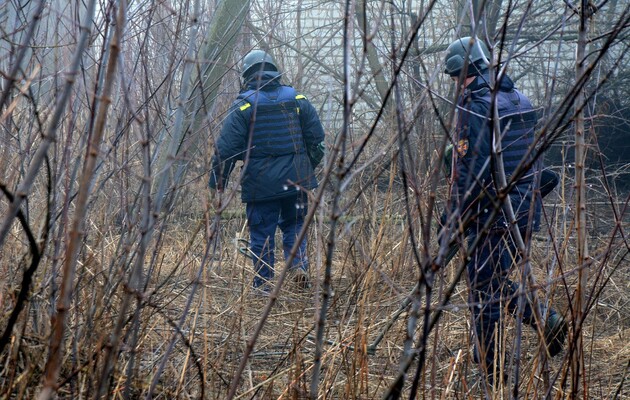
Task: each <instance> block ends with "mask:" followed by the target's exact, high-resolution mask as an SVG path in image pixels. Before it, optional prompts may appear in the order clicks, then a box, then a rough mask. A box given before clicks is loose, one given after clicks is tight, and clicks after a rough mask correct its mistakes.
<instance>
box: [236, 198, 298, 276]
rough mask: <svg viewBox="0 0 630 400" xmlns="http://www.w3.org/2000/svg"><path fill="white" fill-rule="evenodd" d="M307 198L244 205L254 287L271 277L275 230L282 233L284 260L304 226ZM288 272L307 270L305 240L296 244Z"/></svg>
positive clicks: (273, 260)
mask: <svg viewBox="0 0 630 400" xmlns="http://www.w3.org/2000/svg"><path fill="white" fill-rule="evenodd" d="M307 204H308V202H307V198H306V195H304V194H303V193H299V194H298V195H296V196H291V197H285V198H281V199H278V200H272V201H264V202H251V203H247V207H246V209H247V224H248V226H249V235H250V247H251V250H252V252H253V253H254V256H253V257H252V261H253V263H254V271H256V275H255V277H254V287H259V286H260V285H262V284H264V283H265V282H267V281H268V280H270V279H271V278H273V273H274V262H275V256H274V248H275V239H274V238H275V234H276V228H278V227H279V228H280V230H281V231H282V249H283V251H284V258H285V259H288V257H289V254H290V252H291V249H292V248H293V245H294V244H295V241H296V239H297V235H298V234H299V233H300V230H301V229H302V225H303V224H304V217H305V216H306V214H307V212H308V209H307ZM291 268H292V269H297V268H301V269H303V270H304V271H307V270H308V258H307V256H306V237H305V238H304V240H303V241H302V243H300V246H299V248H298V251H297V254H296V256H295V258H294V259H293V263H292V265H291Z"/></svg>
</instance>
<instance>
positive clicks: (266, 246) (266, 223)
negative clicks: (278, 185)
mask: <svg viewBox="0 0 630 400" xmlns="http://www.w3.org/2000/svg"><path fill="white" fill-rule="evenodd" d="M246 210H247V224H248V226H249V234H250V243H251V250H252V252H253V253H254V255H255V256H254V257H252V261H253V263H254V271H256V276H255V277H254V287H259V286H261V285H263V284H264V283H265V282H267V281H269V280H270V279H271V278H273V266H274V246H275V241H274V236H275V233H276V227H277V226H278V215H279V212H280V206H279V204H278V203H277V202H255V203H247V207H246Z"/></svg>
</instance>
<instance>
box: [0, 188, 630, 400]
mask: <svg viewBox="0 0 630 400" xmlns="http://www.w3.org/2000/svg"><path fill="white" fill-rule="evenodd" d="M199 190H200V191H201V190H203V189H202V187H200V188H199ZM371 196H373V198H366V199H364V200H363V203H362V202H361V201H359V202H358V204H357V207H358V208H357V209H361V207H362V209H363V210H365V211H366V212H362V213H354V212H350V213H349V214H348V216H347V217H344V219H343V224H342V227H341V228H340V233H339V239H338V242H337V246H336V252H335V253H334V260H333V274H332V289H333V297H332V302H331V305H330V308H329V312H328V316H327V320H326V335H325V336H326V339H327V343H326V344H325V347H324V349H325V351H324V354H323V359H322V365H323V368H322V372H321V382H320V392H319V394H320V398H325V399H342V398H343V399H373V398H381V397H382V396H383V395H384V394H385V393H386V392H387V391H388V390H389V387H390V386H391V384H392V382H393V380H394V378H395V377H396V375H397V373H398V368H399V363H400V359H401V356H402V353H403V343H404V340H405V331H406V323H407V315H408V314H407V313H403V314H402V316H401V317H400V318H399V319H398V320H397V321H396V323H394V325H393V326H392V327H391V329H390V330H389V331H388V332H387V333H386V334H385V336H384V339H383V341H382V342H380V343H379V345H378V347H377V350H376V351H375V352H374V353H372V352H370V351H368V348H369V346H370V345H371V344H373V342H374V340H375V339H376V338H377V336H378V335H379V333H380V332H381V331H382V330H383V329H384V327H385V325H386V324H387V322H388V321H389V320H390V319H391V317H392V315H393V314H394V313H395V312H396V311H397V310H398V308H399V306H400V305H401V303H402V302H403V300H404V299H405V297H406V295H407V294H408V293H409V291H410V290H411V289H412V287H413V285H414V283H415V280H416V279H417V269H416V268H417V267H416V266H415V263H414V261H413V258H412V256H411V251H410V241H409V238H408V231H407V230H406V222H405V219H404V218H402V217H401V215H400V214H399V213H398V212H394V210H399V209H400V208H401V204H400V201H393V200H392V198H389V199H388V198H387V196H386V198H385V199H382V200H378V201H376V197H379V199H380V196H382V193H379V192H376V191H375V192H374V193H372V194H371ZM201 204H203V202H198V203H197V206H196V208H195V206H193V205H191V206H190V207H182V210H187V212H186V213H185V212H183V211H182V212H179V211H176V212H174V213H173V214H172V215H171V216H170V217H169V222H168V225H166V226H164V227H163V234H162V235H160V236H158V237H157V238H156V239H155V241H154V243H153V244H152V246H153V247H152V248H153V249H154V253H152V254H151V255H150V257H149V260H150V261H148V262H147V268H146V270H145V274H147V276H148V277H149V279H148V281H147V285H146V289H145V290H144V291H143V292H142V295H141V296H140V297H138V298H137V300H136V301H138V302H139V303H136V306H138V305H140V308H139V310H140V314H139V319H138V323H137V324H138V325H137V329H134V328H133V327H134V324H133V322H132V316H133V312H132V313H130V314H129V316H128V319H127V321H126V323H125V328H124V329H123V341H122V343H123V344H122V346H121V349H120V353H119V354H118V356H117V358H116V363H115V369H114V371H113V374H112V375H111V379H110V381H109V389H108V391H109V393H110V397H111V398H117V397H118V396H124V394H125V393H126V395H127V396H129V397H130V398H138V397H143V396H145V395H146V394H147V391H148V390H149V387H150V383H151V381H152V379H154V377H155V375H156V373H157V371H158V370H159V368H160V365H161V363H162V362H163V358H164V356H165V354H168V359H167V360H166V362H165V363H164V364H163V366H162V368H163V370H162V372H160V376H159V380H157V386H156V388H155V390H154V393H153V397H154V398H200V397H201V396H202V394H203V397H204V398H208V399H222V398H224V397H225V396H226V393H227V391H228V387H229V385H230V382H231V381H232V379H233V378H234V372H235V370H236V368H237V366H238V364H239V362H240V360H241V357H242V354H243V352H244V349H245V348H246V346H247V341H248V340H249V339H250V337H251V335H252V332H253V330H254V329H255V327H256V325H257V324H258V321H259V320H260V317H261V312H262V310H263V308H264V306H265V304H266V302H267V301H269V299H268V298H266V297H261V296H258V295H256V294H255V293H253V292H252V290H251V289H250V283H251V280H252V278H253V270H252V266H251V261H250V260H249V259H248V258H247V257H246V256H244V255H243V254H242V253H241V252H239V251H238V246H237V242H236V241H235V238H239V237H246V236H247V230H246V228H245V220H244V217H243V213H242V207H241V205H240V204H239V202H238V201H233V202H232V203H231V206H230V208H229V209H227V210H226V212H225V213H224V216H225V218H224V219H223V221H222V223H221V226H220V229H219V231H218V232H219V235H218V237H217V243H218V246H217V247H216V250H214V251H213V250H212V249H213V247H212V245H213V244H214V243H215V242H214V241H213V240H210V235H211V232H210V230H209V228H208V223H207V222H206V221H205V218H206V217H204V214H203V213H202V212H200V211H201V210H200V209H199V205H201ZM370 204H378V205H379V207H370V206H369V205H370ZM96 209H98V208H96ZM195 210H197V211H195ZM97 215H98V213H97ZM208 215H209V214H208ZM91 221H93V222H91V226H92V230H91V232H93V233H91V234H90V235H89V236H88V240H87V241H86V245H85V247H84V249H83V253H82V254H83V256H82V258H81V260H80V263H79V267H78V268H79V270H78V271H77V281H76V284H75V289H74V290H75V291H74V295H73V299H74V301H73V303H72V309H71V310H70V315H71V316H70V319H69V321H68V330H67V337H66V341H65V343H66V347H65V352H64V360H63V366H62V370H61V382H60V386H59V392H58V393H59V396H60V397H62V398H76V397H79V396H84V395H89V394H91V393H94V390H95V387H96V385H97V384H98V382H100V379H101V375H100V374H101V368H102V365H101V363H102V357H103V354H104V351H105V349H106V348H107V346H108V340H109V336H108V335H110V333H111V332H112V330H113V328H114V324H115V323H116V320H117V318H118V310H119V307H120V304H121V302H122V298H123V296H124V294H125V293H126V285H125V282H126V279H127V278H126V276H127V275H126V273H127V271H126V268H128V267H125V265H128V264H126V263H124V262H122V263H121V260H123V259H124V257H126V254H127V252H128V251H129V249H127V250H125V246H123V245H122V244H121V238H122V239H125V237H124V236H126V235H128V234H125V235H123V236H121V232H124V229H123V228H122V227H119V226H116V225H112V224H108V223H107V216H103V215H101V216H100V218H95V219H93V220H91ZM326 226H327V224H326V223H325V221H321V220H318V221H317V223H316V224H315V225H313V226H312V227H311V229H310V244H309V254H310V256H311V276H312V279H313V280H314V282H321V278H322V270H321V268H322V264H323V262H324V260H323V254H324V251H325V238H326V235H327V231H326V229H327V228H326ZM16 238H17V234H16V235H15V236H14V237H13V239H12V240H13V241H14V242H15V240H16ZM537 238H538V239H539V240H536V241H534V248H533V250H534V251H533V261H534V264H535V266H536V267H535V272H536V280H537V282H539V284H541V289H544V290H542V291H541V293H540V294H541V295H543V296H549V298H550V299H551V301H552V302H553V303H554V304H556V307H558V308H559V309H566V307H567V306H568V304H569V299H568V298H567V293H569V294H573V293H574V289H573V287H574V285H575V279H576V278H575V273H574V271H573V270H572V269H570V268H568V269H565V270H564V272H565V274H564V279H558V276H557V271H558V269H557V268H556V269H555V271H556V275H554V276H553V277H554V278H556V279H555V280H552V281H549V279H550V275H549V271H550V270H553V268H552V266H553V263H554V261H553V260H554V259H555V258H554V257H550V256H549V254H550V253H549V249H550V248H549V241H548V240H546V239H545V235H544V234H539V235H538V236H537ZM123 242H124V240H123ZM277 243H280V237H278V240H277ZM592 243H593V247H594V248H606V247H605V244H606V240H604V239H603V238H602V239H601V243H599V242H597V237H595V236H593V242H592ZM19 247H20V246H17V245H16V246H14V248H15V249H17V248H19ZM132 248H133V247H132ZM207 249H210V250H208V251H207V255H206V250H207ZM571 253H572V250H571V244H569V245H568V247H567V248H566V251H565V255H566V257H570V254H571ZM20 254H21V253H20V252H18V251H16V250H15V251H12V252H10V251H6V252H4V253H3V260H13V262H6V263H3V268H4V270H3V277H4V278H3V280H2V282H3V283H2V284H3V287H4V289H5V290H3V298H2V310H3V317H2V326H5V325H6V321H7V317H8V315H9V313H10V311H11V309H12V307H13V306H14V304H15V296H16V293H17V291H18V290H19V288H20V279H21V276H22V274H23V268H24V267H23V266H21V264H20V262H19V260H20V258H21V256H20ZM277 255H278V256H279V264H281V262H282V257H281V251H280V250H279V249H278V250H277ZM127 256H128V255H127ZM594 256H597V255H596V253H595V252H594ZM618 258H619V256H615V257H611V260H610V261H609V262H608V263H606V264H605V265H604V264H603V263H602V264H596V265H597V266H596V267H595V268H600V269H602V270H603V271H604V272H605V273H606V274H612V275H610V279H609V281H607V282H605V288H604V289H603V290H602V291H601V292H600V293H596V296H597V299H596V302H595V303H594V306H593V308H592V310H591V312H590V313H589V315H588V318H587V321H586V325H585V330H584V353H585V357H586V359H585V365H586V367H585V368H586V371H585V374H584V376H583V378H584V381H583V382H584V385H585V386H584V387H585V388H586V389H587V390H588V397H589V398H616V399H623V398H630V392H628V389H627V388H626V386H627V385H624V382H625V381H627V376H626V375H627V373H628V360H629V357H630V350H629V347H628V345H627V343H628V340H629V339H630V337H629V335H630V311H629V309H628V304H629V302H630V290H629V289H630V288H629V287H628V285H629V284H628V282H630V279H629V278H630V273H629V269H628V264H627V261H626V260H624V259H618ZM460 262H461V259H458V258H457V259H455V261H454V262H453V263H452V264H451V265H450V266H449V267H448V268H446V269H444V270H443V271H441V273H440V274H439V276H438V277H437V280H436V284H435V287H434V292H435V293H436V295H435V296H434V300H433V302H432V309H433V310H435V309H436V308H437V307H439V303H440V302H441V299H442V296H443V291H444V290H445V289H446V287H447V286H448V285H449V284H450V283H451V282H452V281H453V280H454V279H455V276H454V271H455V266H456V265H457V264H459V263H460ZM617 263H621V264H619V265H620V266H619V267H618V268H617V269H616V270H615V272H614V273H612V268H614V267H615V265H617ZM53 265H54V262H53V259H52V258H51V257H48V258H47V259H46V260H45V262H44V263H43V264H42V266H41V267H40V269H39V270H38V273H37V274H36V277H35V283H34V285H33V290H32V294H31V296H30V297H29V301H28V304H27V308H26V310H25V311H24V312H23V313H22V315H21V317H20V319H19V321H18V324H17V325H16V327H15V329H14V331H13V336H12V339H11V342H10V345H9V346H8V347H7V349H6V350H5V352H4V353H3V354H2V364H1V366H0V380H1V385H0V387H2V388H4V389H2V390H1V393H0V396H2V398H32V397H33V396H34V395H35V394H36V393H37V391H38V388H39V387H40V385H41V380H42V371H43V369H44V365H45V362H46V357H47V353H48V341H49V335H50V310H51V307H53V306H54V303H53V301H52V299H53V297H52V296H54V295H55V293H54V292H53V291H52V290H54V285H53V282H54V281H55V280H56V279H59V278H58V277H57V278H55V277H54V275H51V272H52V268H53ZM566 265H570V263H568V262H567V263H566ZM600 265H601V266H600ZM200 268H201V275H200V279H197V276H198V274H199V271H200ZM593 276H595V275H593ZM547 282H552V283H554V284H553V285H551V286H548V285H547ZM565 284H566V286H565ZM603 284H604V282H602V281H597V282H596V281H593V282H591V286H592V287H595V288H597V287H601V286H602V285H603ZM195 285H197V286H195ZM193 289H195V292H194V293H193ZM319 289H320V288H319V286H317V285H315V287H314V288H312V289H311V290H309V291H307V292H301V291H299V290H298V289H297V288H296V287H294V286H293V285H291V282H290V281H287V282H285V285H284V287H283V288H282V290H281V292H280V294H279V297H278V299H277V302H276V304H275V305H274V307H273V308H272V312H271V315H270V316H269V318H268V319H267V321H266V323H265V325H264V327H263V330H262V333H261V335H260V337H259V339H258V341H257V342H256V344H255V346H254V350H253V353H252V355H251V357H250V358H249V360H248V363H247V367H246V369H245V372H244V374H243V375H242V377H241V380H240V384H239V390H238V392H237V393H238V395H237V398H260V399H303V398H307V397H308V394H309V386H310V379H311V374H312V367H313V358H312V357H313V352H314V348H315V343H314V340H315V332H314V325H315V321H316V315H317V313H316V311H317V310H318V307H319V305H320V303H319V297H318V293H319ZM191 296H192V300H191V301H192V303H191V307H190V309H189V311H188V312H187V313H186V314H185V315H184V310H185V305H186V303H187V302H188V301H189V299H191ZM136 306H134V308H135V307H136ZM182 317H183V319H182ZM181 321H183V322H181ZM469 324H470V322H469V314H468V311H467V289H466V285H465V284H464V283H463V282H460V283H459V285H458V286H457V287H456V290H455V293H454V295H453V296H452V298H451V301H450V302H449V303H448V305H446V306H445V307H443V314H442V317H441V319H440V320H439V323H438V325H437V326H436V327H435V329H434V330H433V332H432V333H431V335H430V337H429V339H428V340H427V345H428V347H427V350H428V358H427V361H426V363H425V365H424V366H423V370H422V374H421V377H420V386H419V392H418V397H419V398H436V399H463V398H482V397H483V396H484V395H487V396H490V397H492V398H497V399H498V398H506V397H509V392H510V390H509V388H496V389H493V388H491V387H489V388H486V389H484V386H483V385H482V384H481V383H480V379H479V373H478V371H477V367H476V366H475V365H474V364H473V363H472V359H471V357H472V356H471V348H472V346H471V341H470V337H469ZM421 326H422V324H420V327H421ZM506 329H507V330H508V332H509V334H508V335H507V340H508V343H506V346H507V347H508V348H512V347H513V346H514V345H515V341H514V340H515V336H514V333H515V329H516V325H515V324H514V323H510V324H508V326H507V328H506ZM420 334H421V330H418V331H416V335H417V337H419V335H420ZM133 335H137V339H134V338H133ZM134 340H136V346H135V348H132V347H131V344H132V343H134ZM170 343H174V347H173V350H172V351H170V352H168V353H167V349H168V347H169V344H170ZM131 362H133V365H132V366H130V365H131ZM538 364H539V363H538V340H537V337H536V334H535V332H533V331H531V330H529V329H528V328H524V330H523V342H522V352H521V366H520V376H519V393H520V396H521V397H522V398H528V399H532V398H542V397H544V394H545V392H546V386H545V384H544V379H543V378H544V377H545V375H544V374H541V373H540V371H539V370H538V368H539V365H538ZM569 365H570V360H569V356H568V355H567V352H566V351H565V352H564V353H563V354H562V355H561V356H559V357H558V358H556V359H554V360H552V361H551V362H550V363H549V376H550V377H551V379H552V382H553V389H552V390H551V392H550V395H551V397H552V398H564V397H567V396H569V394H568V392H567V391H568V387H567V385H566V384H564V385H563V384H562V380H563V378H564V377H565V376H566V375H567V374H570V369H569ZM128 368H130V369H128ZM416 368H417V366H416V365H414V366H413V367H412V368H411V370H410V371H409V374H410V376H413V375H414V374H415V371H416ZM556 376H557V379H555V380H554V377H556ZM485 390H488V392H485ZM484 393H485V394H484ZM584 397H586V395H584Z"/></svg>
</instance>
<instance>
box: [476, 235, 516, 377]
mask: <svg viewBox="0 0 630 400" xmlns="http://www.w3.org/2000/svg"><path fill="white" fill-rule="evenodd" d="M473 240H474V238H473ZM509 257H510V255H509V254H508V252H507V251H506V249H505V247H504V245H503V236H502V235H499V234H487V235H483V237H482V240H481V241H480V245H479V247H478V248H477V250H476V251H475V252H474V254H473V256H472V258H471V260H470V261H469V263H468V266H467V267H468V279H469V282H470V293H471V300H472V304H471V313H472V317H473V323H474V326H475V333H476V341H475V342H476V343H475V351H474V358H475V361H476V362H478V363H481V364H482V365H484V366H485V368H486V372H487V374H488V376H489V377H491V375H492V373H493V369H494V365H495V364H494V363H495V358H498V357H500V355H501V353H502V352H501V350H500V349H499V351H498V353H495V347H496V346H497V345H500V343H501V334H502V330H503V326H502V325H503V323H502V304H501V300H502V286H503V283H504V282H503V280H504V278H503V277H504V274H503V270H504V268H505V264H507V262H509V259H510V258H509ZM495 354H496V357H495ZM496 361H497V362H499V364H498V365H496V367H497V370H498V368H499V367H500V364H501V360H500V359H497V360H496Z"/></svg>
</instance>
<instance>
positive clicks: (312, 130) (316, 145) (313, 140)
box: [296, 95, 325, 168]
mask: <svg viewBox="0 0 630 400" xmlns="http://www.w3.org/2000/svg"><path fill="white" fill-rule="evenodd" d="M296 99H297V102H298V107H299V109H300V123H301V125H302V136H303V137H304V143H305V145H306V152H307V154H308V158H309V160H310V161H311V165H312V166H313V168H315V167H316V166H317V165H319V163H320V162H321V161H322V158H324V148H325V146H324V136H325V134H324V127H323V126H322V123H321V121H320V120H319V116H318V115H317V111H316V110H315V107H313V105H312V104H311V103H310V102H309V101H308V100H307V99H306V98H305V97H304V96H302V95H298V96H297V97H296Z"/></svg>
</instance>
